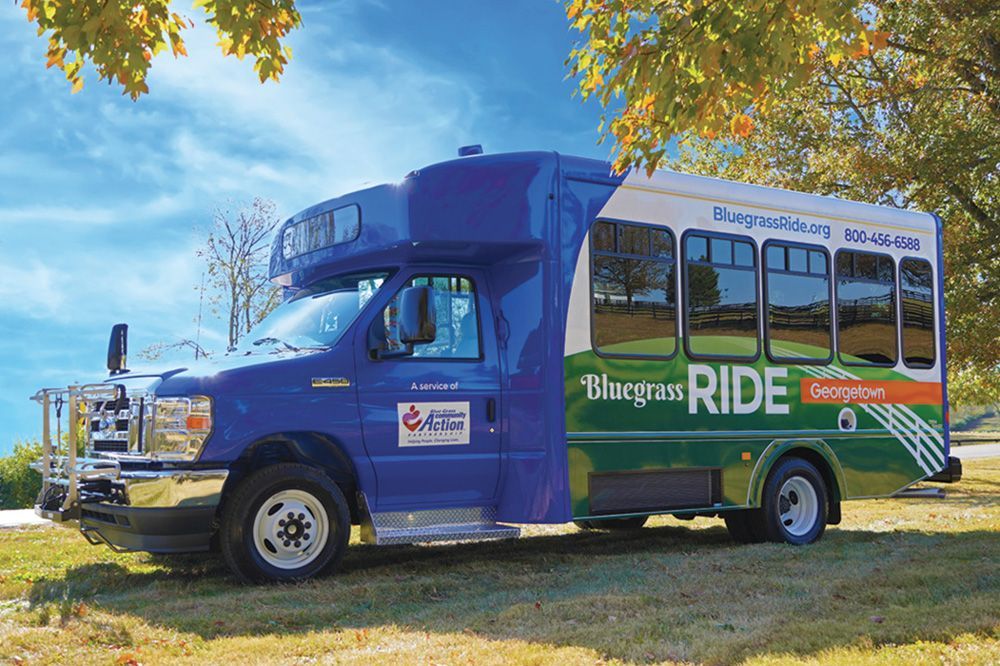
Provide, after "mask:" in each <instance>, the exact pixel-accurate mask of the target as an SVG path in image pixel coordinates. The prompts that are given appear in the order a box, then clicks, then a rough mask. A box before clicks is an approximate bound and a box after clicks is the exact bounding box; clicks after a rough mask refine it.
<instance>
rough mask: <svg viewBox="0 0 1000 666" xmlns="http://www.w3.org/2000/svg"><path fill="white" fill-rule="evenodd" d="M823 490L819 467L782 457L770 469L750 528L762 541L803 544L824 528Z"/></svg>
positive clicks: (811, 540) (798, 459)
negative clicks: (759, 504)
mask: <svg viewBox="0 0 1000 666" xmlns="http://www.w3.org/2000/svg"><path fill="white" fill-rule="evenodd" d="M827 507H828V504H827V489H826V484H825V483H824V482H823V477H822V475H820V473H819V470H817V469H816V467H815V466H813V465H812V464H811V463H810V462H808V461H806V460H803V459H801V458H786V459H785V460H782V461H781V462H780V463H778V465H777V466H776V467H775V468H774V469H773V470H771V473H770V474H769V475H768V477H767V482H766V483H765V484H764V495H763V498H762V502H761V507H760V509H758V510H756V511H754V512H753V518H752V519H751V524H752V531H753V532H754V533H755V534H756V535H757V536H759V537H760V538H761V539H763V540H765V541H772V542H776V543H781V542H784V543H790V544H794V545H803V544H807V543H813V542H814V541H816V540H818V539H819V538H820V537H821V536H823V531H824V530H825V529H826V515H827Z"/></svg>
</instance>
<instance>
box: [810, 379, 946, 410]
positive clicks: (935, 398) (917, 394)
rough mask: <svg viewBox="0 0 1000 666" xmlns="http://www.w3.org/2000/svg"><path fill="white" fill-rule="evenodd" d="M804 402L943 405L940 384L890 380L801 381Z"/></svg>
mask: <svg viewBox="0 0 1000 666" xmlns="http://www.w3.org/2000/svg"><path fill="white" fill-rule="evenodd" d="M800 389H801V391H802V394H801V395H802V398H801V400H802V402H806V403H843V404H853V405H940V404H942V402H943V400H942V397H943V396H942V393H941V382H907V381H900V380H893V379H887V380H884V381H878V380H864V379H811V378H810V379H802V380H800Z"/></svg>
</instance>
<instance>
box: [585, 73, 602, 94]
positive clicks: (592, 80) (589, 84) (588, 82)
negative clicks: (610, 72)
mask: <svg viewBox="0 0 1000 666" xmlns="http://www.w3.org/2000/svg"><path fill="white" fill-rule="evenodd" d="M602 85H604V76H603V75H602V74H601V73H600V72H599V71H597V70H596V69H594V70H591V71H590V73H589V74H588V75H587V78H586V79H584V81H583V89H584V90H585V91H587V92H593V91H595V90H597V88H598V87H599V86H602Z"/></svg>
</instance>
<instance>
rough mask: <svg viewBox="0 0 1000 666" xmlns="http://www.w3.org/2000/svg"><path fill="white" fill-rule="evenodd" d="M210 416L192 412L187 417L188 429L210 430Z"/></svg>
mask: <svg viewBox="0 0 1000 666" xmlns="http://www.w3.org/2000/svg"><path fill="white" fill-rule="evenodd" d="M211 428H212V417H210V416H203V415H200V414H192V415H190V416H188V417H187V429H188V430H211Z"/></svg>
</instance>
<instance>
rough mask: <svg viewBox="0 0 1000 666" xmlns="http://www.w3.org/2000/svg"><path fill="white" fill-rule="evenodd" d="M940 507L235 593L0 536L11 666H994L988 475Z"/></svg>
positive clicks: (568, 548) (921, 505) (407, 557)
mask: <svg viewBox="0 0 1000 666" xmlns="http://www.w3.org/2000/svg"><path fill="white" fill-rule="evenodd" d="M946 488H947V492H948V496H947V498H946V499H944V500H930V499H907V500H881V501H864V502H853V503H847V504H845V505H844V522H843V524H841V525H840V526H837V527H833V528H830V529H829V530H828V532H827V534H826V536H825V537H824V539H823V540H822V541H821V542H820V543H819V544H817V545H814V546H810V547H805V548H794V547H790V546H779V545H770V544H769V545H756V546H742V547H740V546H736V545H734V544H733V543H732V542H730V541H729V539H728V537H727V535H726V532H725V530H724V528H723V527H722V524H721V521H718V520H709V519H698V520H695V521H693V522H681V521H678V520H675V519H673V518H662V519H657V520H655V521H653V524H652V526H651V527H647V528H645V529H643V530H641V531H638V532H635V533H631V534H628V535H624V536H623V535H612V534H605V533H583V532H579V531H577V530H576V528H574V527H571V526H569V527H567V526H559V527H529V528H527V530H526V533H527V537H525V538H522V539H520V540H519V541H516V542H507V543H492V544H491V543H484V544H468V545H445V546H435V547H429V546H413V547H409V546H407V547H394V548H374V547H367V546H355V547H353V548H352V549H351V550H350V552H349V554H348V556H347V558H346V560H345V563H344V571H343V573H342V574H341V575H339V576H335V577H333V578H328V579H325V580H319V581H313V582H310V583H305V584H301V585H296V586H278V587H257V588H254V587H242V586H239V585H237V584H235V583H234V582H233V580H232V579H231V578H230V577H229V576H228V574H227V573H226V570H225V569H224V567H223V566H222V564H221V563H220V562H219V561H218V560H216V559H214V558H211V557H207V556H206V557H200V558H199V557H175V558H160V557H154V556H151V555H145V554H129V555H116V554H114V553H112V552H110V551H109V550H107V549H105V548H96V547H92V546H89V545H87V544H86V543H85V542H84V541H83V539H82V538H81V537H80V536H79V535H78V534H77V533H75V532H73V531H71V530H68V529H59V528H55V529H53V528H35V529H24V530H19V531H5V532H2V533H0V660H7V661H8V662H12V663H61V664H66V663H76V664H91V663H109V664H134V663H147V664H148V663H164V662H174V661H210V662H212V663H216V664H219V663H226V662H229V663H231V664H245V663H317V662H319V663H334V662H335V663H365V664H368V663H414V662H416V663H461V664H491V663H510V662H512V661H516V662H522V663H533V664H534V663H537V664H549V663H557V664H560V665H565V664H574V663H595V662H603V663H649V662H685V663H687V662H708V663H752V664H772V663H786V662H793V661H795V662H798V661H805V662H808V663H816V664H842V663H858V664H915V663H935V664H940V663H944V664H988V663H993V664H996V663H1000V460H998V459H992V460H982V461H969V462H968V463H967V464H966V478H965V479H964V480H963V481H962V483H960V484H958V485H957V486H947V487H946Z"/></svg>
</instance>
